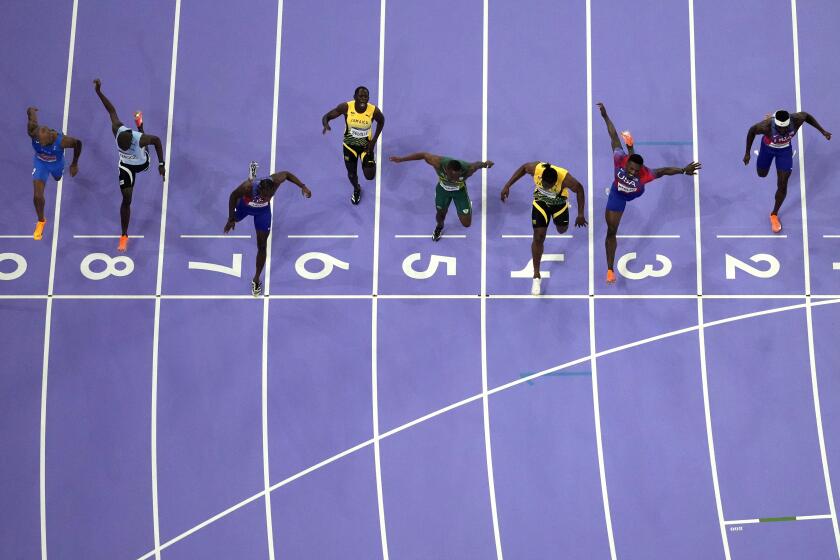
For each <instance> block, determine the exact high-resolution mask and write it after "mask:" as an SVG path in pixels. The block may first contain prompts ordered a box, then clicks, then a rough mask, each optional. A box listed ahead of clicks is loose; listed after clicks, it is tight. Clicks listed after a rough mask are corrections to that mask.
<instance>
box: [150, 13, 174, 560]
mask: <svg viewBox="0 0 840 560" xmlns="http://www.w3.org/2000/svg"><path fill="white" fill-rule="evenodd" d="M180 26H181V0H175V17H174V21H173V23H172V59H171V66H170V74H169V107H168V109H167V115H166V156H165V158H166V159H165V161H166V163H167V166H168V169H167V170H166V177H165V179H164V181H163V193H162V195H161V204H160V240H159V246H158V263H157V266H158V268H157V279H156V281H155V295H156V296H160V295H161V291H162V288H163V249H164V245H165V244H166V209H167V200H168V198H169V181H170V180H171V178H172V165H171V162H170V155H171V154H172V127H173V124H174V120H173V115H174V112H175V77H176V74H177V68H178V35H179V33H180ZM160 306H161V298H160V297H156V298H155V318H154V327H153V329H154V330H153V333H152V399H151V407H152V412H151V448H152V465H151V467H152V521H153V527H154V539H155V549H154V551H153V552H154V557H155V559H156V560H160V516H159V513H158V506H159V500H158V478H157V473H158V468H157V397H158V365H159V364H158V351H159V349H160Z"/></svg>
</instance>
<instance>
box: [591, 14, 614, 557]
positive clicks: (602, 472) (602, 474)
mask: <svg viewBox="0 0 840 560" xmlns="http://www.w3.org/2000/svg"><path fill="white" fill-rule="evenodd" d="M592 110H593V105H592V2H591V0H586V140H587V143H586V172H587V191H588V192H587V195H588V196H587V198H588V199H589V200H588V210H589V227H588V232H587V238H588V241H589V300H588V306H589V354H590V355H589V358H588V359H589V363H590V368H591V370H592V379H591V383H592V408H593V417H594V424H595V445H596V450H597V453H598V476H599V478H600V482H601V498H602V501H603V507H604V522H605V524H606V528H607V541H608V543H609V547H610V558H611V560H616V551H615V538H614V536H613V529H612V514H611V513H610V498H609V493H608V491H607V472H606V468H605V466H604V444H603V439H602V437H601V405H600V401H599V398H598V363H597V346H596V342H595V252H594V250H595V247H594V239H595V231H594V229H595V223H594V202H593V196H592V193H593V188H592V182H593V180H594V175H593V173H594V167H593V153H592V150H593V144H592Z"/></svg>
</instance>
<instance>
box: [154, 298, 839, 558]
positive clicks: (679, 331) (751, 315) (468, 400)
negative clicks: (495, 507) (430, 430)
mask: <svg viewBox="0 0 840 560" xmlns="http://www.w3.org/2000/svg"><path fill="white" fill-rule="evenodd" d="M836 304H840V298H837V299H833V300H828V301H822V302H819V303H813V304H812V306H820V305H836ZM804 307H805V304H804V303H800V304H796V305H787V306H784V307H776V308H773V309H765V310H763V311H755V312H752V313H745V314H743V315H736V316H733V317H726V318H724V319H716V320H714V321H709V322H708V323H706V324H705V325H703V326H704V327H705V328H709V327H716V326H718V325H725V324H728V323H734V322H737V321H742V320H745V319H751V318H754V317H762V316H764V315H773V314H776V313H784V312H786V311H792V310H795V309H802V308H804ZM698 328H699V325H693V326H690V327H685V328H682V329H677V330H673V331H669V332H665V333H662V334H659V335H656V336H651V337H648V338H643V339H640V340H636V341H634V342H629V343H627V344H622V345H621V346H615V347H613V348H608V349H606V350H601V351H599V352H598V353H597V355H596V357H601V356H607V355H610V354H615V353H616V352H621V351H623V350H628V349H630V348H635V347H638V346H643V345H645V344H650V343H652V342H657V341H659V340H664V339H667V338H671V337H674V336H679V335H682V334H687V333H691V332H694V331H696V330H697V329H698ZM591 359H592V356H582V357H580V358H576V359H574V360H570V361H568V362H565V363H562V364H558V365H556V366H553V367H550V368H547V369H544V370H542V371H538V372H536V373H533V374H531V375H528V376H526V377H521V378H518V379H515V380H513V381H509V382H508V383H505V384H503V385H499V386H498V387H495V388H493V389H489V390H488V391H487V394H488V395H495V394H496V393H500V392H502V391H506V390H508V389H511V388H513V387H516V386H517V385H522V384H524V383H527V382H529V381H533V380H535V379H539V378H540V377H545V376H547V375H549V374H551V373H554V372H555V371H560V370H563V369H566V368H569V367H572V366H575V365H578V364H582V363H585V362H588V361H590V360H591ZM483 397H484V392H481V393H478V394H477V395H472V396H471V397H467V398H465V399H462V400H460V401H458V402H455V403H452V404H450V405H447V406H445V407H443V408H441V409H438V410H435V411H433V412H430V413H428V414H426V415H424V416H421V417H419V418H415V419H414V420H412V421H410V422H406V423H405V424H402V425H400V426H397V427H396V428H393V429H391V430H388V431H387V432H384V433H382V434H380V435H379V438H378V439H379V440H381V439H385V438H388V437H391V436H394V435H396V434H398V433H399V432H402V431H404V430H407V429H409V428H412V427H414V426H416V425H418V424H421V423H423V422H425V421H427V420H431V419H432V418H435V417H437V416H440V415H441V414H444V413H446V412H449V411H451V410H455V409H457V408H460V407H462V406H465V405H467V404H469V403H472V402H475V401H477V400H479V399H481V398H483ZM376 442H377V438H371V439H369V440H367V441H363V442H361V443H359V444H357V445H355V446H353V447H350V448H348V449H345V450H344V451H342V452H340V453H337V454H336V455H333V456H332V457H329V458H327V459H324V460H323V461H321V462H320V463H316V464H315V465H312V466H311V467H308V468H306V469H304V470H302V471H300V472H298V473H296V474H294V475H292V476H290V477H288V478H286V479H284V480H282V481H280V482H278V483H275V484H273V485H272V486H271V488H270V490H271V491H272V492H273V491H274V490H276V489H278V488H280V487H282V486H285V485H286V484H289V483H290V482H293V481H295V480H297V479H299V478H301V477H303V476H305V475H307V474H309V473H311V472H313V471H316V470H318V469H320V468H321V467H324V466H326V465H329V464H330V463H333V462H335V461H337V460H338V459H341V458H343V457H346V456H347V455H350V454H351V453H354V452H356V451H358V450H360V449H363V448H364V447H367V446H368V445H375V444H376ZM262 494H263V492H259V493H257V494H255V495H253V496H251V497H249V498H247V499H245V500H243V501H242V502H240V503H238V504H236V505H234V506H231V507H229V508H228V509H226V510H224V511H223V512H220V513H218V514H216V515H215V516H213V517H211V518H209V519H207V520H205V521H203V522H202V523H200V524H198V525H196V526H195V527H193V528H191V529H189V530H187V531H185V532H184V533H181V534H180V535H178V536H176V537H174V538H172V539H170V540H168V541H167V542H165V543H164V544H162V545H161V546H160V549H161V550H163V549H165V548H168V547H169V546H171V545H173V544H175V543H176V542H178V541H180V540H182V539H184V538H186V537H188V536H189V535H192V534H193V533H195V532H196V531H198V530H199V529H202V528H204V527H206V526H207V525H210V524H211V523H213V522H215V521H218V520H219V519H221V518H222V517H224V516H225V515H227V514H228V513H232V512H234V511H236V510H237V509H239V508H241V507H243V506H245V505H247V504H249V503H251V502H253V501H254V500H257V499H259V498H260V497H261V496H262ZM152 554H153V553H152V552H150V553H147V554H145V555H143V556H141V557H140V558H138V560H146V559H148V558H150V557H151V556H152Z"/></svg>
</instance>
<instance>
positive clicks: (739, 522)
mask: <svg viewBox="0 0 840 560" xmlns="http://www.w3.org/2000/svg"><path fill="white" fill-rule="evenodd" d="M789 517H793V518H794V519H785V521H815V520H817V519H833V516H832V515H831V514H828V515H792V516H789ZM767 522H768V521H766V520H765V521H762V520H761V519H757V518H756V519H733V520H732V521H725V522H724V523H725V524H726V525H751V524H753V523H767Z"/></svg>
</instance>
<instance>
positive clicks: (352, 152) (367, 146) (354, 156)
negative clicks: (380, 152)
mask: <svg viewBox="0 0 840 560" xmlns="http://www.w3.org/2000/svg"><path fill="white" fill-rule="evenodd" d="M369 99H370V92H369V91H368V89H367V88H366V87H364V86H359V87H357V88H356V91H355V93H354V94H353V99H352V100H350V101H347V102H346V103H340V104H339V105H338V106H337V107H336V108H335V109H333V110H332V111H330V112H329V113H327V114H326V115H324V116H323V117H322V118H321V124H322V125H323V126H324V130H323V134H326V133H327V131H328V130H332V129H331V128H330V121H331V120H333V119H335V118H338V117H339V116H341V115H344V165H345V167H347V178H348V179H350V183H351V184H352V185H353V196H351V197H350V202H352V203H353V204H358V203H359V201H360V200H362V187H361V185H359V173H358V169H359V160H360V159H361V160H362V173H364V175H365V179H367V180H368V181H372V180H373V179H374V178H375V177H376V159H375V158H374V152H373V149H374V146H376V141H377V140H378V139H379V135H380V134H382V129H383V128H384V127H385V115H383V114H382V111H380V110H379V109H378V108H377V107H376V106H375V105H374V104H372V103H368V100H369ZM373 121H376V132H375V133H374V132H373Z"/></svg>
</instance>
